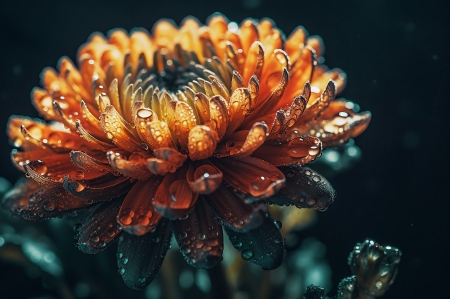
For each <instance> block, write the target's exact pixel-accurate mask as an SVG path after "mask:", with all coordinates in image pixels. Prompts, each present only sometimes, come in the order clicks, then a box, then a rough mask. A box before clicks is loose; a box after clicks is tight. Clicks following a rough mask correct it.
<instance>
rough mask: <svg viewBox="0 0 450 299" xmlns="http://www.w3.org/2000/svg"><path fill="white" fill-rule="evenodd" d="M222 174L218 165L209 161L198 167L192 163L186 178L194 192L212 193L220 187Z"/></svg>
mask: <svg viewBox="0 0 450 299" xmlns="http://www.w3.org/2000/svg"><path fill="white" fill-rule="evenodd" d="M222 176H223V175H222V172H221V171H220V170H219V169H218V168H217V167H215V166H214V165H213V164H211V163H209V162H207V163H204V164H202V165H199V166H198V167H197V168H196V167H195V166H194V164H192V163H191V164H190V166H189V170H188V172H187V176H186V178H187V181H188V183H189V186H191V189H192V190H193V191H194V192H197V193H199V194H210V193H212V192H214V191H215V190H216V189H217V188H219V186H220V184H221V183H222Z"/></svg>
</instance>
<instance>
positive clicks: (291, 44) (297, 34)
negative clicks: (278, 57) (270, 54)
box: [285, 26, 308, 62]
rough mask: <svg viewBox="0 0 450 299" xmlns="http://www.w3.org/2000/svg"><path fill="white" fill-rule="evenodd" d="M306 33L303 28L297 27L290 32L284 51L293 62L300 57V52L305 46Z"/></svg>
mask: <svg viewBox="0 0 450 299" xmlns="http://www.w3.org/2000/svg"><path fill="white" fill-rule="evenodd" d="M307 37H308V31H306V29H305V28H304V27H303V26H298V27H297V28H295V29H294V31H292V33H291V34H290V35H289V37H288V39H287V40H286V46H285V51H286V53H287V54H288V55H289V57H290V58H291V61H292V62H294V61H295V60H297V59H298V57H299V56H300V52H301V50H302V49H303V47H304V46H305V42H306V38H307Z"/></svg>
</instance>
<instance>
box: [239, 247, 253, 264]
mask: <svg viewBox="0 0 450 299" xmlns="http://www.w3.org/2000/svg"><path fill="white" fill-rule="evenodd" d="M241 257H242V259H243V260H246V261H248V260H249V259H251V258H252V257H253V251H251V250H248V249H246V250H244V251H242V252H241Z"/></svg>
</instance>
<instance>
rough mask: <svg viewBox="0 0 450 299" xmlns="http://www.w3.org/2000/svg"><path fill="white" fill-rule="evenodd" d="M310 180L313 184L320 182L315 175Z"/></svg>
mask: <svg viewBox="0 0 450 299" xmlns="http://www.w3.org/2000/svg"><path fill="white" fill-rule="evenodd" d="M312 180H313V181H314V182H320V177H319V176H317V175H314V176H313V177H312Z"/></svg>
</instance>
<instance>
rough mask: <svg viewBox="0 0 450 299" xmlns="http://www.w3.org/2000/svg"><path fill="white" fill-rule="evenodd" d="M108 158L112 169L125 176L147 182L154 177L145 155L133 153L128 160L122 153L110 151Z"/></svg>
mask: <svg viewBox="0 0 450 299" xmlns="http://www.w3.org/2000/svg"><path fill="white" fill-rule="evenodd" d="M106 156H107V157H108V161H109V164H110V165H111V167H112V168H113V169H114V170H115V171H117V172H118V173H120V174H122V175H123V176H126V177H130V178H133V179H138V180H143V181H145V180H146V179H148V178H149V177H150V176H151V175H152V174H151V173H150V171H149V170H148V168H147V162H146V161H145V158H144V154H139V153H133V154H131V155H130V156H129V157H128V159H126V158H125V157H124V156H122V155H120V153H116V152H113V151H109V152H108V153H107V154H106Z"/></svg>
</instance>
